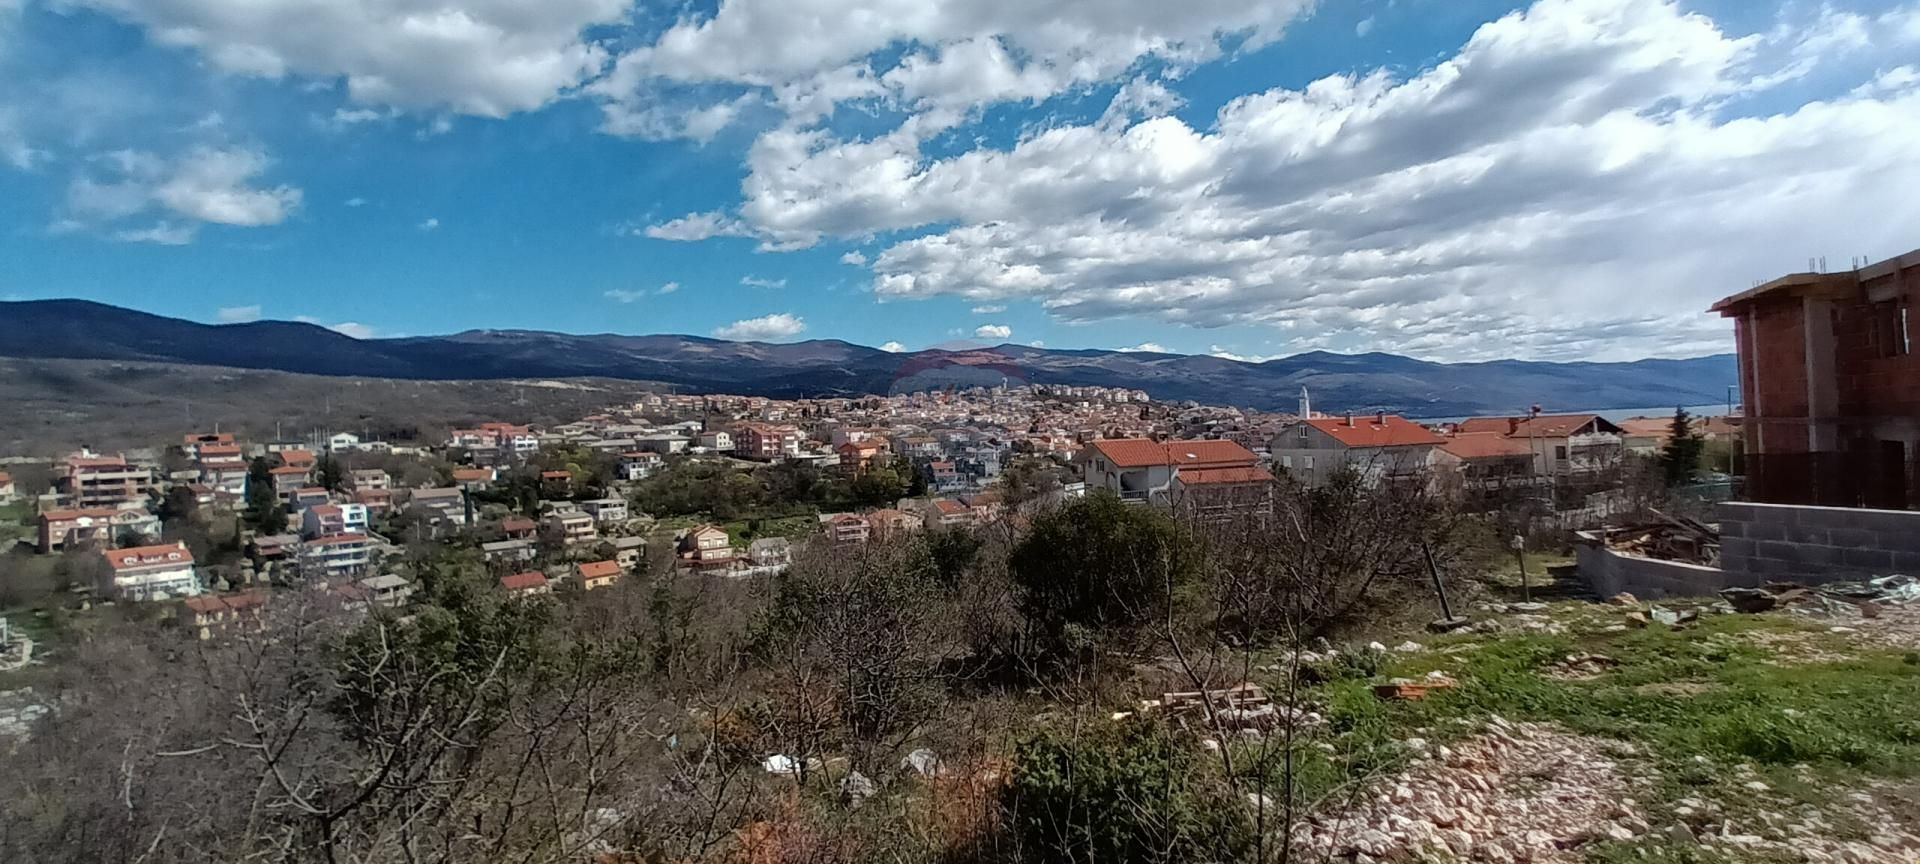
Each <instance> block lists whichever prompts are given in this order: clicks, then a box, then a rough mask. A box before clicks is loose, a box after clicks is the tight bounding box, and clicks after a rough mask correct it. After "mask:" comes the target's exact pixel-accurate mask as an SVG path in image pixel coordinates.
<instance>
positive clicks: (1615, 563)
mask: <svg viewBox="0 0 1920 864" xmlns="http://www.w3.org/2000/svg"><path fill="white" fill-rule="evenodd" d="M1579 537H1580V542H1579V544H1578V546H1577V547H1576V548H1575V556H1576V560H1577V561H1578V564H1579V569H1580V577H1581V578H1582V579H1585V580H1586V582H1587V585H1588V586H1589V587H1591V588H1593V591H1594V593H1596V594H1599V595H1600V596H1601V597H1612V596H1613V595H1615V594H1618V593H1620V592H1622V591H1625V592H1627V593H1629V594H1632V595H1633V596H1634V597H1636V598H1639V599H1641V600H1657V599H1660V598H1662V597H1709V596H1712V595H1714V594H1718V593H1719V592H1720V589H1722V588H1726V587H1729V586H1733V585H1757V584H1759V583H1758V582H1746V581H1740V580H1741V577H1740V576H1739V575H1738V574H1733V573H1729V572H1727V571H1725V570H1722V569H1720V568H1718V567H1704V566H1701V565H1699V564H1686V563H1682V562H1679V561H1662V560H1659V559H1657V558H1642V557H1640V556H1638V555H1624V554H1621V553H1619V552H1615V551H1613V550H1611V549H1608V548H1606V545H1605V544H1603V543H1601V542H1600V537H1599V535H1598V534H1595V533H1592V532H1587V531H1582V532H1580V533H1579Z"/></svg>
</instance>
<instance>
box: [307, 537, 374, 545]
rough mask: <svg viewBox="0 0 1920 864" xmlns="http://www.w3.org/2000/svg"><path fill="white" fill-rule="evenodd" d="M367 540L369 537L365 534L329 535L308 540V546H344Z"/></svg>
mask: <svg viewBox="0 0 1920 864" xmlns="http://www.w3.org/2000/svg"><path fill="white" fill-rule="evenodd" d="M366 540H367V535H365V534H329V535H327V536H325V537H315V538H313V539H312V540H308V541H307V542H306V545H307V546H310V547H311V546H344V545H346V544H348V543H364V542H366Z"/></svg>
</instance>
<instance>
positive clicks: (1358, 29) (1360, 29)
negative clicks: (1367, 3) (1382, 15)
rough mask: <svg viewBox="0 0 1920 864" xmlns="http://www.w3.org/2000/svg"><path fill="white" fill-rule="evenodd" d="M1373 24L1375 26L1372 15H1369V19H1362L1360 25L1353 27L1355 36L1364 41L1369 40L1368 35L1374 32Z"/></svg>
mask: <svg viewBox="0 0 1920 864" xmlns="http://www.w3.org/2000/svg"><path fill="white" fill-rule="evenodd" d="M1373 24H1374V21H1373V16H1372V15H1368V16H1367V17H1365V18H1362V19H1360V23H1358V24H1355V25H1353V35H1355V36H1358V37H1360V38H1362V39H1365V38H1367V34H1368V33H1372V32H1373Z"/></svg>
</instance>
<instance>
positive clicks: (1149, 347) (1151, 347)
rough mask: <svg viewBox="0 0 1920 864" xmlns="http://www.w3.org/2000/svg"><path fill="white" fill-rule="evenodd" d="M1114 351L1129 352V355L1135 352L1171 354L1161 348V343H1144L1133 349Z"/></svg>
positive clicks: (1117, 349)
mask: <svg viewBox="0 0 1920 864" xmlns="http://www.w3.org/2000/svg"><path fill="white" fill-rule="evenodd" d="M1113 350H1115V351H1125V352H1127V353H1134V352H1148V353H1152V354H1166V353H1169V352H1168V351H1167V349H1165V348H1162V347H1160V343H1158V342H1142V343H1140V344H1138V345H1134V346H1132V347H1129V348H1115V349H1113Z"/></svg>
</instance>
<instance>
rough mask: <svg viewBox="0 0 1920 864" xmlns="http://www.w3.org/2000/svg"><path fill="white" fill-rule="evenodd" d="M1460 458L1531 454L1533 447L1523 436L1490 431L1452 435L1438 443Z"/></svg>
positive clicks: (1493, 457)
mask: <svg viewBox="0 0 1920 864" xmlns="http://www.w3.org/2000/svg"><path fill="white" fill-rule="evenodd" d="M1440 449H1442V450H1445V451H1447V452H1448V453H1451V454H1453V455H1454V456H1457V457H1459V458H1461V459H1496V458H1500V457H1503V456H1531V455H1533V447H1532V446H1531V445H1529V444H1528V442H1527V439H1525V438H1508V437H1507V436H1505V435H1496V434H1494V433H1492V432H1467V433H1462V434H1459V435H1454V436H1452V437H1450V438H1448V439H1446V442H1445V443H1443V444H1441V445H1440Z"/></svg>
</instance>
